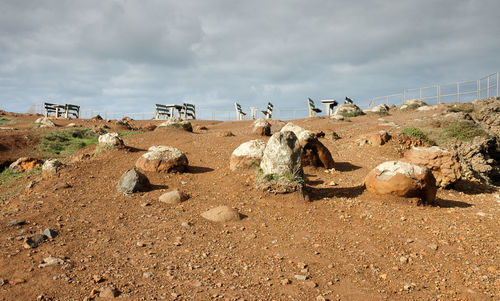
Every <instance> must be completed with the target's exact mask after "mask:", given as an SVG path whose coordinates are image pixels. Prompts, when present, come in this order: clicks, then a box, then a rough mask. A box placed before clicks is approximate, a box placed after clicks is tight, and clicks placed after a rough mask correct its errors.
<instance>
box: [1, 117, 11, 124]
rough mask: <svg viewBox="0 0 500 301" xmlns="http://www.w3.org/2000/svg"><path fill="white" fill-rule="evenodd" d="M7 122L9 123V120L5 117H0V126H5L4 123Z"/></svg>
mask: <svg viewBox="0 0 500 301" xmlns="http://www.w3.org/2000/svg"><path fill="white" fill-rule="evenodd" d="M9 122H11V119H9V118H5V117H0V125H2V124H6V123H9Z"/></svg>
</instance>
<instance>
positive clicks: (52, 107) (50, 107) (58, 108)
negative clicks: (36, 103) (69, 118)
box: [43, 102, 66, 118]
mask: <svg viewBox="0 0 500 301" xmlns="http://www.w3.org/2000/svg"><path fill="white" fill-rule="evenodd" d="M43 108H44V109H45V117H49V114H50V113H55V114H56V118H59V115H60V113H62V112H63V111H65V110H66V109H65V106H63V105H59V104H55V103H48V102H44V103H43Z"/></svg>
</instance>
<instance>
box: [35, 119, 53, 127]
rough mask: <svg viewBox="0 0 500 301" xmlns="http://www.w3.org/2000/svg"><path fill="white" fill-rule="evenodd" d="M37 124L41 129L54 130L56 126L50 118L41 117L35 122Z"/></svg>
mask: <svg viewBox="0 0 500 301" xmlns="http://www.w3.org/2000/svg"><path fill="white" fill-rule="evenodd" d="M35 124H36V125H38V126H39V127H40V128H54V127H56V124H55V123H54V122H53V121H52V120H50V119H49V118H48V117H40V118H38V119H37V120H36V121H35Z"/></svg>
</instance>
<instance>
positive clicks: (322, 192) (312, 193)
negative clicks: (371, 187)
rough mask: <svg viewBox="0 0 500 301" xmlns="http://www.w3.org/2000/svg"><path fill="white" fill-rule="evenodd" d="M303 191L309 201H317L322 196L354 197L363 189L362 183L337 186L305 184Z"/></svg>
mask: <svg viewBox="0 0 500 301" xmlns="http://www.w3.org/2000/svg"><path fill="white" fill-rule="evenodd" d="M304 190H305V192H306V193H307V195H308V196H309V199H310V200H311V202H313V201H318V200H321V199H323V198H332V197H343V198H355V197H357V196H360V195H361V194H363V191H364V190H365V186H364V185H359V186H354V187H338V188H334V187H332V188H330V187H327V188H314V187H310V186H307V187H305V189H304Z"/></svg>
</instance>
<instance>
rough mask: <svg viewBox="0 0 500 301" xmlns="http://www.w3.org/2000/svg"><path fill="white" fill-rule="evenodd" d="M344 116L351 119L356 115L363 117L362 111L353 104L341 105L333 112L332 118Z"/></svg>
mask: <svg viewBox="0 0 500 301" xmlns="http://www.w3.org/2000/svg"><path fill="white" fill-rule="evenodd" d="M338 115H340V116H344V117H346V116H347V117H351V116H357V115H364V113H363V111H362V110H361V109H360V108H359V107H358V106H357V105H355V104H353V103H344V104H341V105H340V106H339V107H338V108H337V110H335V113H334V114H333V116H338Z"/></svg>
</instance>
